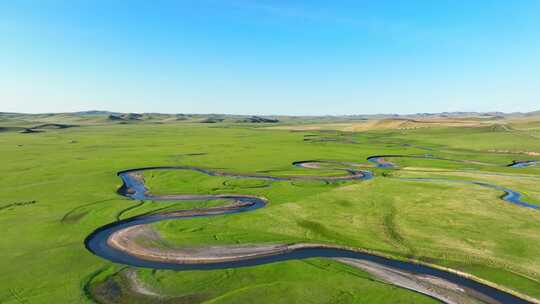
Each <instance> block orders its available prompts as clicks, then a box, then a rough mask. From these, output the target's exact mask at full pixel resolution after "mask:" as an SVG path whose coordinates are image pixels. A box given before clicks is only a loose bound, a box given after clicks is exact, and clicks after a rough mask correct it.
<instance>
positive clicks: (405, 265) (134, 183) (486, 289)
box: [85, 161, 537, 304]
mask: <svg viewBox="0 0 540 304" xmlns="http://www.w3.org/2000/svg"><path fill="white" fill-rule="evenodd" d="M311 162H313V161H311ZM302 163H306V162H298V163H295V165H297V166H302ZM156 169H161V170H165V169H169V170H170V169H178V170H195V171H198V172H202V173H206V174H209V175H212V176H216V175H217V176H235V177H239V178H270V179H274V180H284V179H286V180H291V179H294V178H281V177H280V178H273V177H269V176H253V175H236V174H229V173H221V172H213V171H210V170H206V169H199V168H194V167H153V168H143V169H135V170H127V171H123V172H120V173H119V174H118V175H119V176H120V178H121V179H122V181H123V186H122V187H121V188H120V189H119V193H120V194H121V195H124V196H126V197H129V198H131V199H133V200H154V201H155V200H160V197H155V196H148V195H147V189H146V187H145V185H144V181H143V180H141V179H139V178H136V177H135V176H134V175H133V173H136V172H142V171H144V170H156ZM345 171H347V172H348V173H349V174H350V175H349V176H344V177H342V178H340V179H339V180H344V179H351V180H352V179H370V178H372V177H373V175H372V174H371V172H369V171H358V170H352V169H347V170H345ZM314 178H316V179H318V180H325V179H328V178H325V177H314ZM334 180H335V179H332V181H334ZM406 180H414V181H428V180H429V181H438V180H433V179H406ZM460 182H463V181H460ZM466 182H467V183H472V184H477V185H480V186H485V187H490V188H494V189H497V190H502V191H504V192H505V193H506V195H505V196H504V197H503V199H504V200H506V201H510V202H512V203H515V204H521V205H524V206H526V207H531V206H533V205H530V204H527V203H525V202H522V201H521V194H519V193H518V192H515V191H512V190H510V189H506V188H503V187H499V186H496V185H491V184H486V183H482V182H469V181H466ZM128 190H129V191H128ZM166 199H167V200H179V201H189V200H231V201H235V202H240V203H243V204H242V205H239V206H237V207H235V208H233V209H223V210H220V211H219V212H215V213H212V214H204V215H186V216H182V215H171V214H167V213H165V214H163V213H162V214H148V215H140V216H135V217H132V218H130V219H126V220H120V221H117V222H114V223H111V224H108V225H105V226H103V227H101V228H98V229H97V230H95V231H94V232H93V233H92V234H90V235H89V236H88V237H87V238H86V240H85V245H86V247H87V248H88V250H89V251H91V252H92V253H94V254H95V255H98V256H100V257H102V258H104V259H107V260H109V261H111V262H114V263H119V264H124V265H129V266H134V267H145V268H152V269H172V270H212V269H226V268H238V267H249V266H255V265H261V264H268V263H276V262H281V261H287V260H298V259H306V258H316V257H319V258H320V257H325V258H338V257H340V258H352V259H358V260H364V261H369V262H372V263H376V264H379V265H382V266H385V267H389V268H392V269H396V270H402V271H408V272H412V273H415V274H423V275H430V276H434V277H438V278H442V279H444V280H447V281H449V282H452V283H455V284H457V285H460V286H462V287H466V288H469V289H471V290H473V291H475V292H478V293H480V294H481V295H483V296H484V297H488V298H491V299H493V300H494V301H496V302H495V303H512V304H513V303H519V304H521V303H530V302H528V301H525V300H523V299H521V298H518V297H516V296H514V295H511V294H509V293H506V292H504V291H501V290H498V289H495V288H492V287H490V286H487V285H484V284H481V283H479V282H476V281H473V280H470V279H467V278H464V277H461V276H459V275H456V274H454V273H451V272H446V271H443V270H439V269H436V268H432V267H429V266H426V265H422V264H417V263H414V262H406V261H400V260H394V259H389V258H385V257H381V256H377V255H373V254H369V253H362V252H356V251H351V250H346V249H341V248H322V247H315V248H302V249H297V250H292V251H289V252H284V253H279V254H274V255H270V256H264V257H258V258H251V259H245V260H241V261H234V262H221V263H210V264H178V263H169V262H158V261H151V260H145V259H141V258H138V257H135V256H132V255H129V254H127V253H125V252H123V251H120V250H117V249H115V248H113V247H110V246H109V245H108V244H107V240H108V239H109V237H110V236H111V235H112V234H113V233H114V232H116V231H120V230H123V229H125V228H128V227H132V226H135V225H141V224H149V223H154V222H158V221H163V220H180V219H185V218H194V217H210V216H231V215H233V214H239V213H243V212H250V211H255V210H257V209H260V208H263V207H265V206H266V200H264V199H262V198H259V197H256V196H235V195H189V196H187V195H186V196H181V197H178V198H170V197H167V198H166ZM529 205H530V206H529ZM534 207H536V208H537V206H534ZM199 210H201V209H199Z"/></svg>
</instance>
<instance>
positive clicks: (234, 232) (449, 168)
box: [0, 119, 540, 303]
mask: <svg viewBox="0 0 540 304" xmlns="http://www.w3.org/2000/svg"><path fill="white" fill-rule="evenodd" d="M29 125H30V123H28V122H26V121H17V122H16V123H13V122H12V121H10V120H8V119H6V120H2V121H0V126H2V127H10V126H17V127H18V128H22V127H28V126H29ZM508 125H509V126H512V128H510V129H509V128H498V127H493V125H489V124H488V125H486V126H484V125H482V126H472V127H471V126H463V125H460V126H459V127H453V126H448V125H441V126H435V127H429V128H412V129H386V130H368V131H364V132H359V133H351V132H344V131H342V130H327V131H321V130H318V131H317V130H312V129H309V130H300V131H291V130H281V129H279V130H277V129H268V128H265V127H260V126H256V125H253V124H236V123H217V124H200V123H192V122H183V121H181V122H177V121H172V122H171V121H167V122H164V123H162V124H157V123H128V124H116V123H115V124H113V123H106V122H103V123H102V122H101V121H100V124H95V123H94V122H93V121H91V120H90V119H89V123H85V124H80V126H79V127H73V128H66V129H58V130H56V129H47V130H45V131H44V132H40V133H30V134H21V133H19V132H18V130H19V129H14V128H6V129H4V131H2V132H0V159H2V164H3V174H2V175H0V183H1V185H2V191H0V229H1V231H2V239H1V240H0V248H1V249H2V250H1V251H0V268H1V269H2V270H3V275H2V276H0V302H1V303H47V302H51V301H54V302H57V303H85V302H88V303H90V302H92V301H101V302H117V303H128V302H129V303H133V302H141V303H148V302H156V301H158V300H159V301H161V302H164V303H253V302H254V301H255V300H256V301H257V302H258V303H265V302H264V301H267V302H268V303H276V302H295V301H302V302H306V303H328V302H331V303H353V302H359V301H362V302H369V303H388V297H391V298H392V302H393V303H434V302H435V301H433V300H432V299H431V298H429V297H425V296H422V295H419V294H417V293H414V292H410V291H407V290H403V289H399V288H396V287H392V286H389V285H387V284H384V283H382V282H379V281H376V280H373V279H372V278H370V276H369V275H367V274H365V273H363V272H361V271H358V270H356V269H353V268H351V267H349V266H345V265H342V264H339V263H337V262H334V261H329V260H325V259H310V260H306V261H289V262H284V263H278V264H272V265H264V266H257V267H252V268H242V269H229V270H218V271H202V272H197V271H190V272H174V271H152V270H147V269H126V267H125V266H122V265H115V264H112V263H110V262H107V261H105V260H102V259H101V258H98V257H96V256H94V255H92V254H91V253H89V252H88V251H87V250H86V249H85V248H84V244H83V240H84V238H85V237H86V236H87V235H88V234H89V233H91V232H92V231H93V230H94V229H96V228H98V227H99V226H101V225H104V224H107V223H110V222H112V221H115V220H117V219H119V218H127V217H130V216H134V215H137V214H140V213H144V212H151V211H156V210H158V209H161V208H167V209H166V210H173V209H183V208H192V207H195V206H207V205H211V204H219V203H220V202H190V203H178V202H159V203H158V202H144V203H141V202H137V201H130V200H127V199H125V198H123V197H121V196H119V195H117V194H116V189H117V188H118V187H119V186H120V179H119V178H118V177H117V176H116V172H118V171H120V170H123V169H129V168H136V167H145V166H167V165H191V166H200V167H206V168H214V169H220V170H223V171H228V172H238V173H259V174H272V175H278V176H287V175H310V174H311V175H321V174H322V175H325V174H326V175H333V174H336V173H339V172H338V171H334V170H314V169H303V168H297V167H293V166H291V163H292V162H293V161H297V160H309V159H320V160H335V161H344V162H355V163H362V164H365V166H366V168H368V169H370V170H373V171H374V172H375V174H376V177H375V179H372V180H370V181H361V182H358V181H357V182H339V183H331V184H326V183H322V182H317V181H302V182H300V181H295V182H269V181H256V180H240V179H234V178H222V177H209V176H206V175H203V174H199V173H193V172H183V171H153V172H149V173H147V174H146V176H145V179H146V182H147V185H148V186H149V187H150V189H151V190H152V191H153V192H154V193H166V194H173V193H174V194H177V193H178V194H180V193H216V194H217V193H243V194H254V195H260V196H264V197H266V198H268V199H269V200H270V204H269V205H268V206H267V207H266V208H264V209H260V210H257V211H255V212H250V213H245V214H237V215H228V216H221V217H214V218H199V219H189V220H177V221H163V222H160V223H156V224H153V225H152V226H153V227H154V228H155V229H156V231H158V232H159V233H160V235H161V236H162V237H163V239H164V241H165V242H167V244H169V245H170V246H181V245H206V244H236V243H242V244H243V243H265V242H269V243H281V242H306V241H307V242H317V243H328V244H340V245H347V246H351V247H358V248H364V249H369V250H373V251H377V252H380V253H383V254H387V255H391V256H394V257H397V258H402V259H407V258H415V259H418V260H422V261H425V262H428V263H433V264H437V265H441V266H448V267H451V268H454V269H457V270H462V271H465V272H469V273H471V274H474V275H477V276H478V277H480V278H483V279H486V280H488V281H492V282H494V283H497V284H500V285H503V286H505V287H507V288H510V289H514V290H516V291H519V292H521V293H524V294H527V295H529V296H532V297H536V298H540V246H538V244H540V233H539V232H540V212H538V211H537V210H531V209H525V208H520V207H517V206H514V205H511V204H509V203H506V202H504V201H502V200H500V199H499V197H500V195H501V194H502V193H499V192H497V191H495V190H490V189H486V188H481V187H478V186H473V185H465V184H449V183H448V184H445V183H429V182H410V181H402V180H399V179H398V177H428V176H432V177H433V176H437V177H445V178H462V179H474V180H485V181H490V182H493V183H497V184H501V185H503V186H507V187H511V188H512V189H514V190H517V191H521V192H523V193H524V194H525V195H526V198H527V199H528V200H529V201H531V202H535V203H538V204H540V193H539V192H538V190H537V189H538V188H537V186H536V185H538V179H536V177H540V166H536V167H530V168H520V169H516V168H508V167H505V166H504V165H506V164H508V163H510V162H511V161H513V160H525V159H540V156H534V155H531V154H530V153H531V152H532V153H534V152H540V139H538V138H536V137H535V136H536V135H537V134H538V131H539V129H540V125H538V124H537V123H534V122H529V121H527V122H522V121H520V122H518V123H513V122H512V123H509V124H508ZM430 126H431V125H430ZM324 128H326V127H323V128H322V129H324ZM330 129H332V128H331V127H330ZM317 138H319V139H321V138H323V139H325V140H317ZM306 139H309V140H306ZM313 139H315V140H313ZM328 139H332V140H328ZM426 148H429V149H433V150H426ZM428 153H429V154H433V155H434V156H437V157H442V158H448V159H456V160H474V161H477V162H482V163H486V164H487V165H480V164H476V163H460V162H451V161H443V160H429V159H392V161H394V162H395V163H396V164H398V165H399V169H398V170H391V169H376V168H369V166H370V164H369V163H368V162H366V158H367V157H368V156H371V155H379V154H411V155H423V154H428ZM526 153H529V154H526ZM490 172H492V173H498V174H506V175H508V176H506V175H505V176H499V175H487V174H486V173H490ZM531 176H533V177H531ZM29 202H34V203H29ZM3 207H5V208H3ZM133 273H134V274H133ZM134 276H135V277H136V279H133V277H134ZM134 282H135V283H134ZM141 286H142V287H143V289H145V290H146V291H147V293H146V294H145V293H141V292H140V290H139V292H137V288H139V289H140V288H141ZM115 292H116V293H115ZM154 293H156V294H160V295H162V297H158V298H156V296H155V295H153V294H154Z"/></svg>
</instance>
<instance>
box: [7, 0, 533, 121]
mask: <svg viewBox="0 0 540 304" xmlns="http://www.w3.org/2000/svg"><path fill="white" fill-rule="evenodd" d="M83 110H110V111H118V112H162V113H227V114H258V115H276V114H288V115H343V114H375V113H399V114H406V113H421V112H450V111H504V112H514V111H522V112H526V111H534V110H540V1H537V0H530V1H522V0H512V1H507V0H504V1H497V0H493V1H482V0H476V1H465V0H463V1H457V0H436V1H431V0H393V1H382V0H374V1H362V0H341V1H327V0H326V1H322V0H303V1H298V0H272V1H271V0H266V1H257V0H251V1H250V0H193V1H188V0H175V1H172V0H171V1H165V0H156V1H147V0H144V1H138V0H131V1H127V0H117V1H110V0H85V1H83V0H80V1H77V0H69V1H61V0H40V1H35V0H30V1H26V0H15V1H0V112H26V113H50V112H71V111H83Z"/></svg>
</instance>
